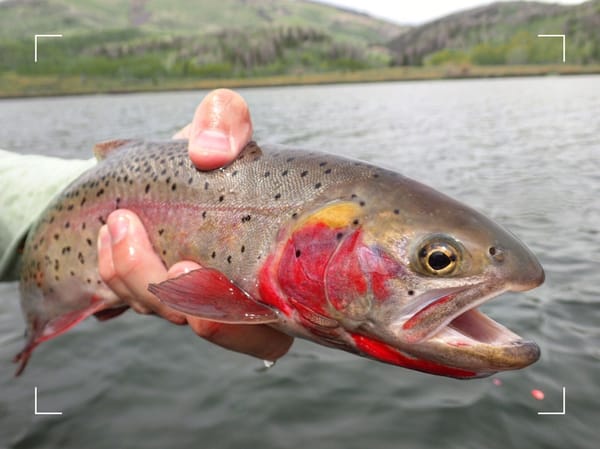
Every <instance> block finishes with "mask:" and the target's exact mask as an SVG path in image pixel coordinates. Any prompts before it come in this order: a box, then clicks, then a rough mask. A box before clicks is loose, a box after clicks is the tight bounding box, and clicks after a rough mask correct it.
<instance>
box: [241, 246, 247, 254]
mask: <svg viewBox="0 0 600 449" xmlns="http://www.w3.org/2000/svg"><path fill="white" fill-rule="evenodd" d="M244 251H246V247H245V246H244V245H242V247H241V248H240V252H241V253H243V252H244Z"/></svg>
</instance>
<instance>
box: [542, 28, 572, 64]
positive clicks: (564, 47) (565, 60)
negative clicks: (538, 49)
mask: <svg viewBox="0 0 600 449" xmlns="http://www.w3.org/2000/svg"><path fill="white" fill-rule="evenodd" d="M537 37H560V38H562V46H563V62H567V48H566V47H567V45H566V40H567V38H566V35H564V34H538V35H537Z"/></svg>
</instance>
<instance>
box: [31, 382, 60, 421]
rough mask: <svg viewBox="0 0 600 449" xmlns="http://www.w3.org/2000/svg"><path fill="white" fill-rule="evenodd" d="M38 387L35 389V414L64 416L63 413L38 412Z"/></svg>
mask: <svg viewBox="0 0 600 449" xmlns="http://www.w3.org/2000/svg"><path fill="white" fill-rule="evenodd" d="M37 390H38V389H37V387H33V412H34V414H35V415H62V412H39V411H38V397H37Z"/></svg>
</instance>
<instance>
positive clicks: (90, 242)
mask: <svg viewBox="0 0 600 449" xmlns="http://www.w3.org/2000/svg"><path fill="white" fill-rule="evenodd" d="M85 241H86V242H87V244H88V246H92V239H90V238H87V239H85Z"/></svg>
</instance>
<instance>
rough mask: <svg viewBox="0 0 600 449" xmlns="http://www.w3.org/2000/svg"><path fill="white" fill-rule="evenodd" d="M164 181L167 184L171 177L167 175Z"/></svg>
mask: <svg viewBox="0 0 600 449" xmlns="http://www.w3.org/2000/svg"><path fill="white" fill-rule="evenodd" d="M165 182H166V183H167V184H169V183H170V182H171V177H170V176H169V177H167V179H165Z"/></svg>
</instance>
